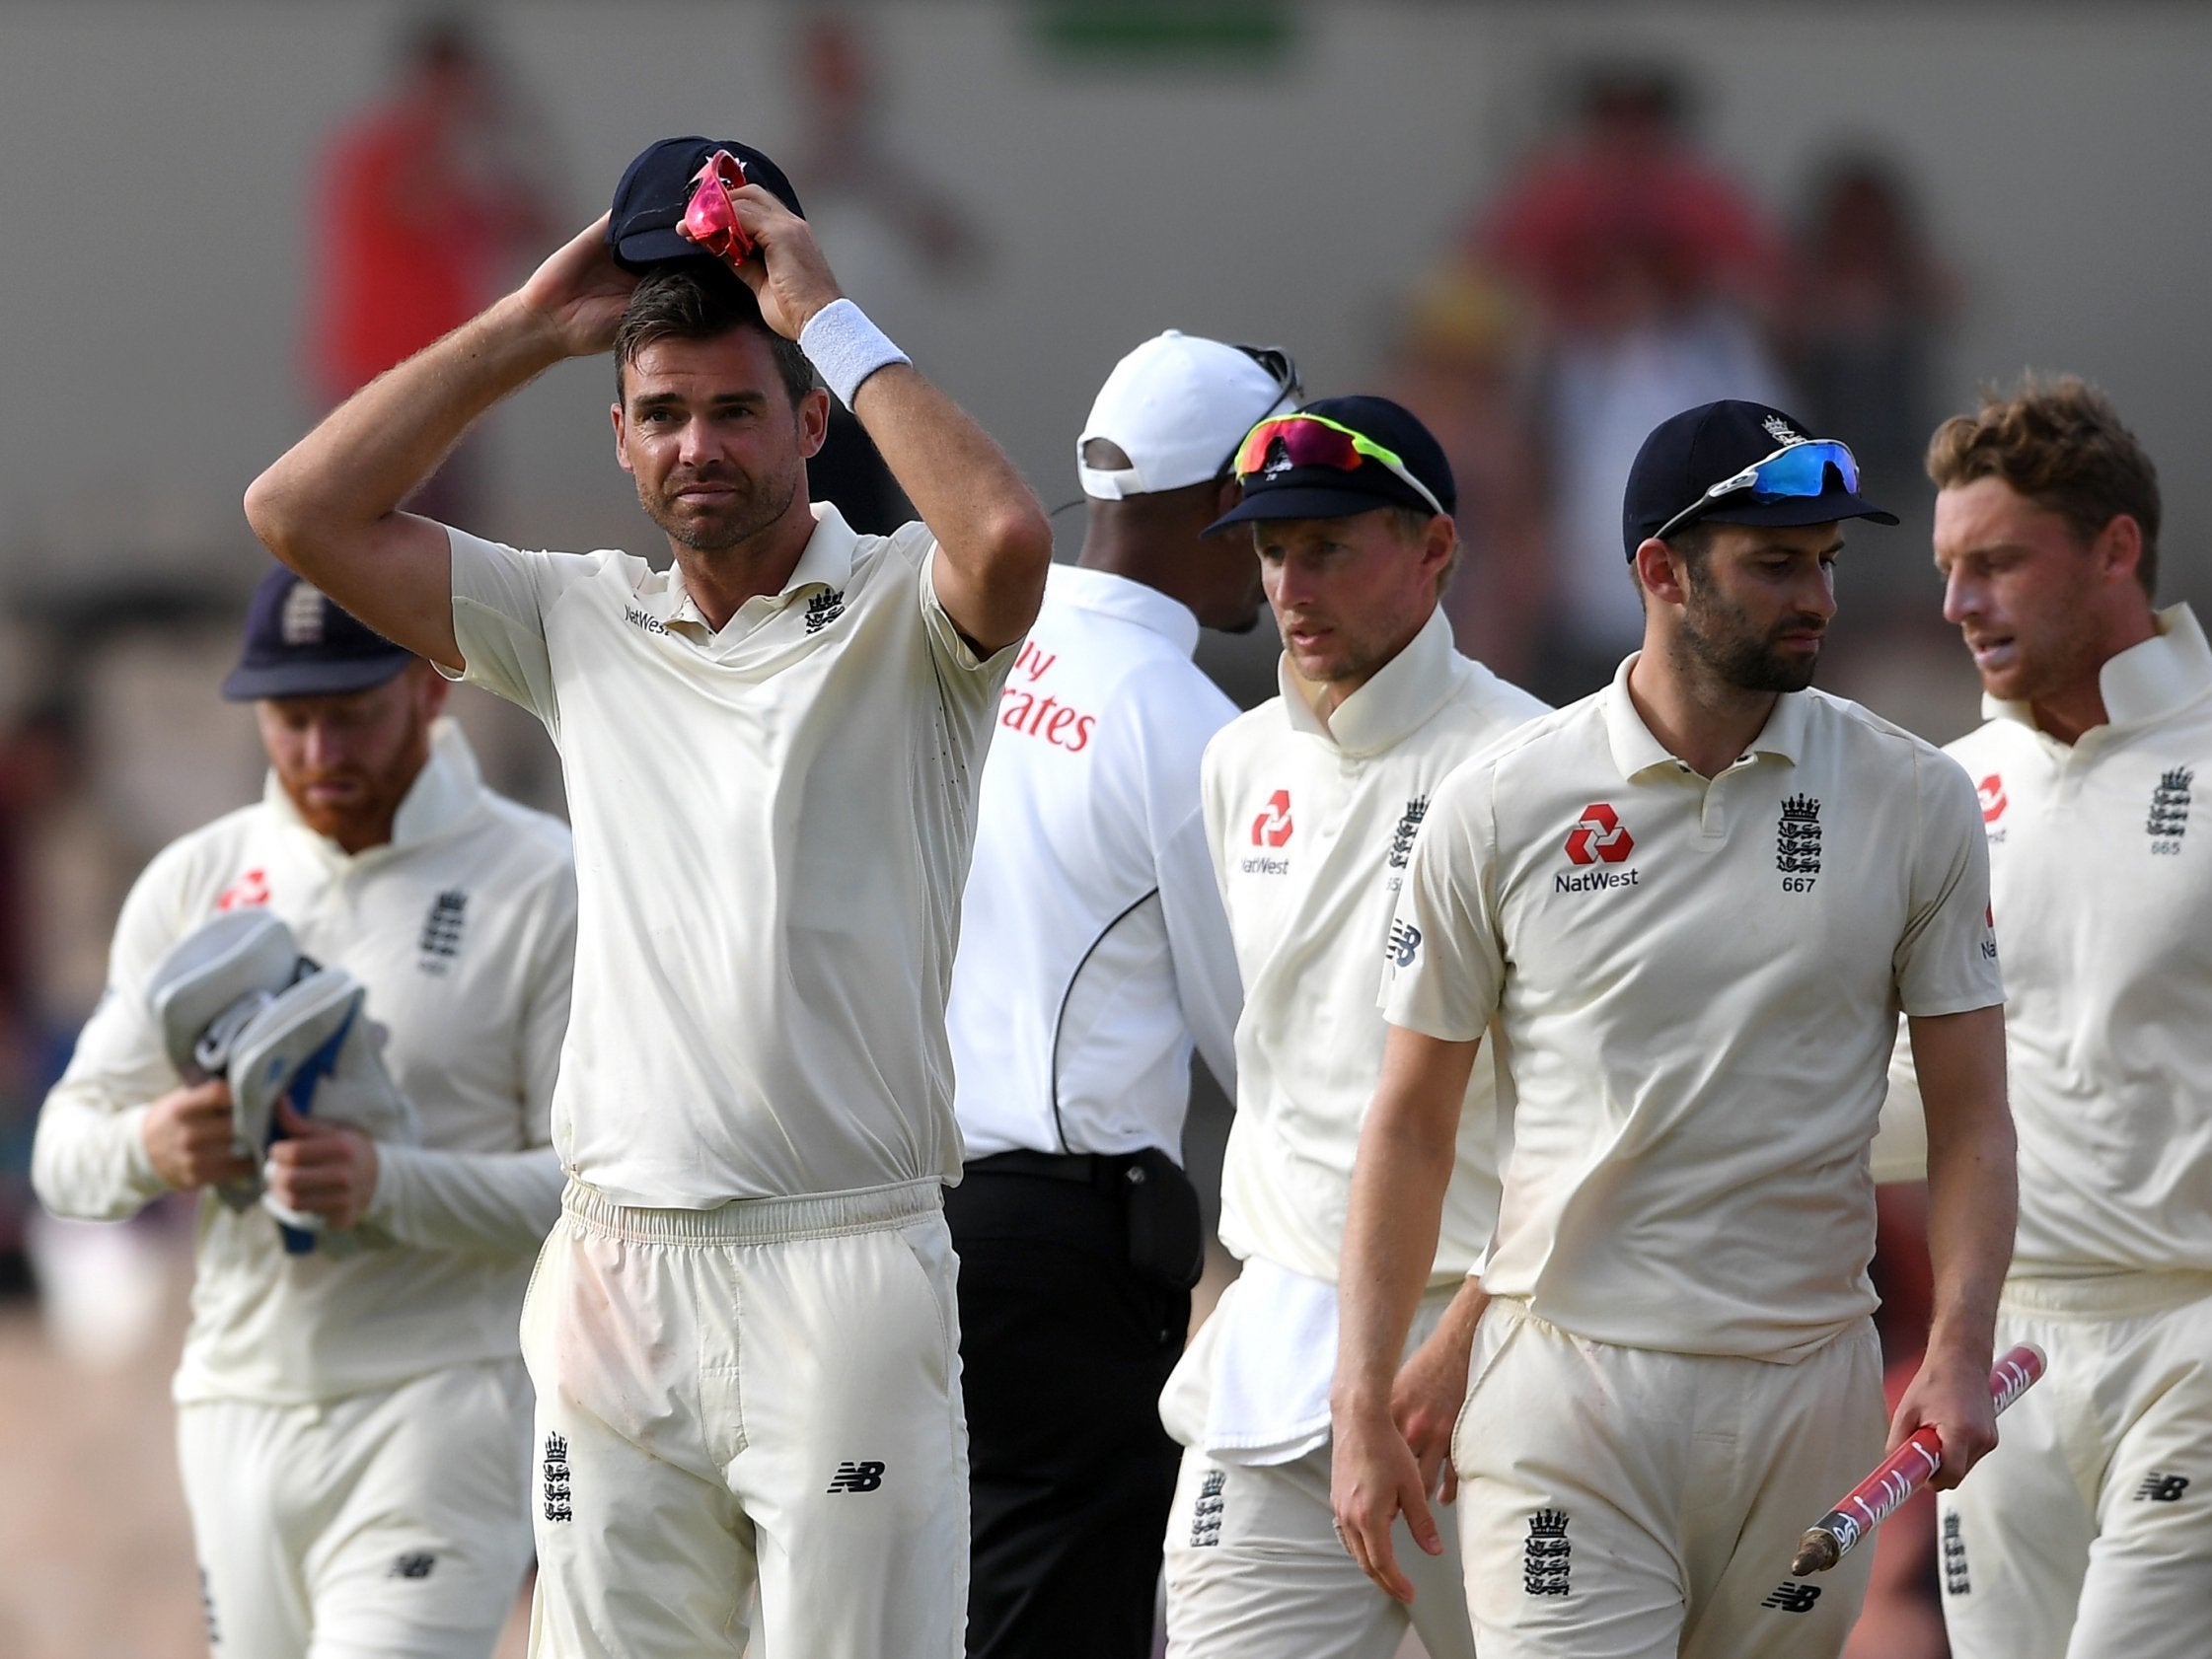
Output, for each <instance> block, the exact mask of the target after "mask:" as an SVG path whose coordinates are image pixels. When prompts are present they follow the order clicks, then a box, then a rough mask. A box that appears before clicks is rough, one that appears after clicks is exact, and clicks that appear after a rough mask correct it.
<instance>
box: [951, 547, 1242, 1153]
mask: <svg viewBox="0 0 2212 1659" xmlns="http://www.w3.org/2000/svg"><path fill="white" fill-rule="evenodd" d="M1197 645H1198V618H1197V617H1196V616H1194V615H1192V614H1191V613H1190V610H1189V608H1188V607H1186V606H1184V605H1181V604H1179V603H1178V602H1176V601H1175V600H1173V599H1170V598H1169V597H1168V596H1167V595H1165V594H1163V593H1160V592H1159V591H1157V590H1156V589H1153V588H1149V587H1146V586H1144V585H1143V583H1141V582H1133V581H1131V580H1129V579H1128V578H1126V577H1122V576H1116V575H1113V574H1111V573H1110V572H1107V571H1103V570H1086V569H1083V568H1081V567H1079V566H1074V565H1055V566H1054V567H1053V569H1052V572H1051V574H1050V576H1049V577H1048V579H1047V582H1046V588H1045V606H1044V610H1043V612H1042V613H1040V614H1039V615H1038V617H1037V623H1036V626H1035V627H1033V628H1032V629H1031V630H1030V633H1029V639H1028V642H1027V643H1026V644H1024V645H1023V646H1022V647H1021V650H1020V653H1019V655H1018V656H1017V657H1016V659H1015V662H1014V670H1013V674H1012V677H1011V679H1010V680H1009V681H1008V683H1007V685H1006V689H1005V692H1004V694H1003V695H1002V696H1001V698H1000V701H999V705H998V730H997V734H996V737H995V740H994V747H993V749H992V752H991V759H990V761H989V763H988V764H986V765H985V767H984V771H983V790H982V796H981V800H980V803H979V806H978V808H977V827H976V852H975V862H974V865H973V867H972V869H971V871H970V874H969V877H968V888H967V896H966V898H965V900H964V901H963V902H962V906H961V932H960V954H959V957H958V958H957V960H956V961H955V962H954V964H953V976H952V1003H951V1007H950V1008H949V1010H948V1011H947V1014H946V1029H947V1031H948V1032H949V1034H950V1036H951V1039H952V1057H953V1062H954V1067H955V1070H956V1072H957V1074H958V1079H959V1082H958V1093H957V1095H956V1097H955V1103H956V1107H957V1110H958V1113H959V1117H960V1128H961V1132H962V1134H963V1135H964V1136H965V1137H966V1140H967V1147H968V1156H969V1157H971V1158H975V1157H982V1156H984V1155H987V1154H989V1153H994V1152H1005V1151H1009V1150H1013V1149H1016V1148H1022V1149H1027V1150H1030V1151H1037V1152H1103V1153H1122V1152H1135V1151H1138V1150H1141V1149H1142V1148H1143V1147H1147V1146H1155V1147H1159V1148H1161V1149H1163V1150H1165V1151H1166V1152H1168V1153H1169V1154H1170V1155H1171V1156H1173V1157H1175V1158H1176V1159H1177V1160H1178V1161H1179V1160H1180V1159H1181V1157H1182V1146H1183V1117H1184V1114H1185V1112H1186V1110H1187V1109H1188V1107H1189V1105H1190V1065H1191V1046H1192V1040H1193V1038H1194V1036H1195V1037H1196V1039H1197V1041H1198V1044H1199V1047H1200V1050H1201V1052H1203V1053H1204V1055H1205V1056H1206V1063H1207V1066H1208V1068H1209V1069H1211V1070H1212V1071H1213V1072H1214V1074H1215V1075H1216V1077H1217V1078H1219V1079H1220V1080H1221V1081H1222V1083H1223V1085H1224V1087H1227V1088H1231V1089H1233V1088H1234V1086H1235V1062H1234V1058H1233V1049H1232V1045H1233V1042H1234V1035H1233V1034H1234V1031H1235V1027H1236V1013H1237V1008H1238V1005H1239V1003H1240V1002H1241V1000H1242V997H1241V993H1240V992H1239V990H1238V987H1237V978H1236V953H1235V949H1234V947H1233V946H1232V945H1231V944H1230V943H1229V935H1228V920H1227V917H1226V916H1224V915H1223V914H1222V911H1221V899H1220V894H1219V893H1218V891H1217V889H1216V887H1215V885H1214V863H1213V859H1212V857H1211V856H1210V854H1209V853H1208V851H1207V846H1206V821H1205V816H1204V814H1203V813H1202V812H1201V811H1200V808H1199V790H1198V779H1199V760H1200V757H1201V756H1202V755H1203V754H1204V753H1205V750H1206V743H1207V740H1208V739H1209V738H1211V737H1212V736H1213V735H1214V734H1215V733H1216V732H1217V731H1218V730H1219V729H1220V728H1221V727H1222V726H1224V725H1226V724H1227V723H1228V722H1229V721H1230V720H1231V719H1233V718H1234V717H1235V715H1236V705H1235V704H1233V703H1231V702H1230V701H1229V700H1228V698H1227V697H1225V696H1223V695H1222V694H1221V693H1220V692H1219V691H1218V690H1217V689H1216V688H1215V685H1214V683H1213V682H1212V681H1210V680H1208V679H1207V678H1206V676H1205V674H1204V673H1203V672H1201V671H1200V669H1199V668H1198V666H1197V665H1196V664H1195V663H1193V662H1192V661H1191V653H1192V652H1193V651H1194V650H1195V649H1196V648H1197Z"/></svg>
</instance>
